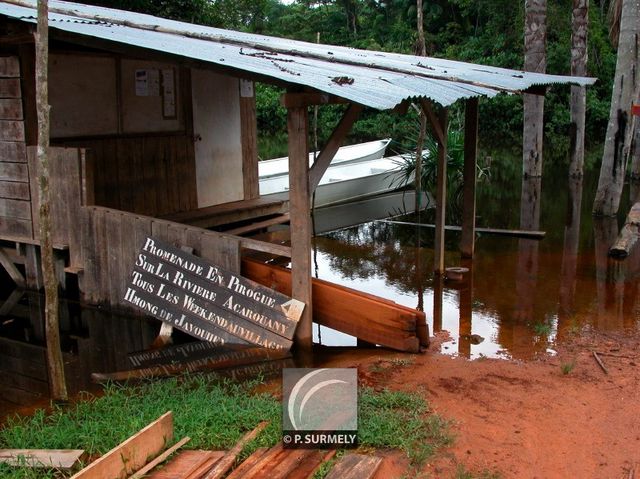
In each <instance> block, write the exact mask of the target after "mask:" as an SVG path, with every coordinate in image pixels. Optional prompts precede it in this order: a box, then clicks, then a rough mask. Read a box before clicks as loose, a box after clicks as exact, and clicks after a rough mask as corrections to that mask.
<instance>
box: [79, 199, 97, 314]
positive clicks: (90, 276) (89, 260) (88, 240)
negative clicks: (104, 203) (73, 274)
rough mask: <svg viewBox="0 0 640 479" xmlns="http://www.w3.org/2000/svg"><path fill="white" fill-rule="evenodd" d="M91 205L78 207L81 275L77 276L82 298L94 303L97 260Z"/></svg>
mask: <svg viewBox="0 0 640 479" xmlns="http://www.w3.org/2000/svg"><path fill="white" fill-rule="evenodd" d="M95 210H96V208H95V207H93V206H83V207H82V208H81V209H80V219H81V230H82V250H83V251H82V267H83V269H84V271H83V273H82V275H80V277H79V278H78V283H79V284H78V286H79V288H80V292H81V294H82V297H83V299H84V300H86V301H87V302H89V303H95V297H96V296H95V291H96V275H97V260H96V255H97V252H96V248H95V229H94V227H93V219H94V216H95V215H94V212H95Z"/></svg>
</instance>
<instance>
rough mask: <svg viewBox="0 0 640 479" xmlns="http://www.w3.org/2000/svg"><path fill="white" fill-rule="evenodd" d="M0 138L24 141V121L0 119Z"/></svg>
mask: <svg viewBox="0 0 640 479" xmlns="http://www.w3.org/2000/svg"><path fill="white" fill-rule="evenodd" d="M0 140H2V141H24V122H23V121H15V120H0Z"/></svg>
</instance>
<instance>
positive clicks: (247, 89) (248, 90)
mask: <svg viewBox="0 0 640 479" xmlns="http://www.w3.org/2000/svg"><path fill="white" fill-rule="evenodd" d="M240 96H241V97H242V98H251V97H253V82H252V81H251V80H240Z"/></svg>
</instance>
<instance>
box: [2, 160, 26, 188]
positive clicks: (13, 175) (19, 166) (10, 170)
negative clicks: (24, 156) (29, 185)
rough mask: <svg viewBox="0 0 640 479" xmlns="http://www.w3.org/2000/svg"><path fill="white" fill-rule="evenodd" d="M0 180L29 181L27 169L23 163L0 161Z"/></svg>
mask: <svg viewBox="0 0 640 479" xmlns="http://www.w3.org/2000/svg"><path fill="white" fill-rule="evenodd" d="M0 180H4V181H21V182H23V183H26V182H27V181H29V171H28V170H27V165H26V164H25V163H10V162H8V161H0Z"/></svg>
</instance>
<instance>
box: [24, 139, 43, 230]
mask: <svg viewBox="0 0 640 479" xmlns="http://www.w3.org/2000/svg"><path fill="white" fill-rule="evenodd" d="M36 155H37V149H36V147H35V146H30V147H29V148H27V161H28V163H27V164H26V165H24V169H25V171H27V173H26V180H27V181H28V182H29V189H30V196H31V221H32V223H33V233H32V234H33V238H38V237H39V236H40V211H39V208H40V188H39V186H38V158H37V156H36Z"/></svg>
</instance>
